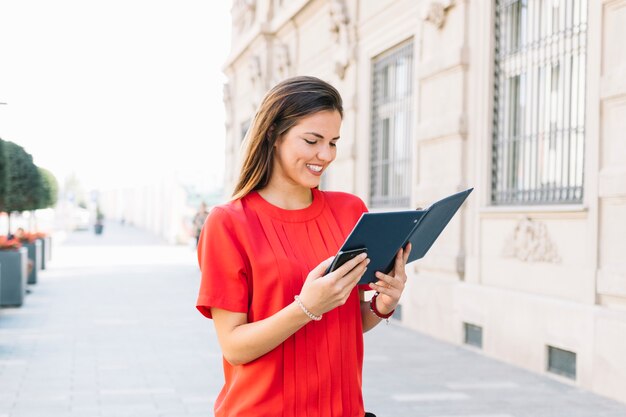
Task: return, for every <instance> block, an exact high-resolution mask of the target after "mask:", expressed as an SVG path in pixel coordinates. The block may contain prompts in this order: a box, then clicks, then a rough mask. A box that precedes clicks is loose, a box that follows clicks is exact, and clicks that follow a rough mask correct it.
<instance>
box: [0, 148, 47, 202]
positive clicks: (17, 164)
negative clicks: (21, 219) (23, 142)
mask: <svg viewBox="0 0 626 417" xmlns="http://www.w3.org/2000/svg"><path fill="white" fill-rule="evenodd" d="M4 161H5V163H4V164H3V165H4V168H5V170H6V171H5V172H6V173H5V178H6V181H5V190H4V193H5V194H4V205H3V207H2V208H1V210H2V211H6V212H8V213H10V212H13V211H20V212H21V211H26V210H35V209H37V208H39V207H38V205H39V203H40V202H41V194H42V192H43V191H42V190H43V185H42V182H43V180H42V178H41V174H40V173H39V169H38V168H37V166H35V164H34V163H33V157H32V156H31V155H30V154H29V153H28V152H26V151H25V150H24V148H22V147H21V146H19V145H17V144H15V143H13V142H4Z"/></svg>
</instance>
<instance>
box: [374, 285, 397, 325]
mask: <svg viewBox="0 0 626 417" xmlns="http://www.w3.org/2000/svg"><path fill="white" fill-rule="evenodd" d="M379 294H380V293H379V292H377V293H376V294H374V296H373V297H372V299H371V300H370V311H371V312H372V313H373V314H374V315H375V316H376V317H378V318H379V319H384V320H387V323H389V317H391V316H392V315H393V313H394V311H396V309H395V308H394V309H393V310H391V311H390V312H389V313H387V314H382V313H381V312H380V311H378V309H377V308H376V297H378V295H379Z"/></svg>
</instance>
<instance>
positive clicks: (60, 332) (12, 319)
mask: <svg viewBox="0 0 626 417" xmlns="http://www.w3.org/2000/svg"><path fill="white" fill-rule="evenodd" d="M109 226H110V227H109ZM198 282H199V271H198V268H197V266H196V255H195V251H194V250H193V249H192V248H190V247H173V246H167V245H165V244H163V242H160V241H159V240H158V239H154V238H153V237H152V236H150V235H149V234H146V233H142V232H141V231H138V230H136V229H133V228H131V227H128V226H126V227H121V226H116V225H107V227H106V228H105V233H104V234H103V235H102V236H100V237H95V236H94V235H93V233H90V232H83V233H74V234H72V235H70V237H69V238H68V240H67V241H66V242H65V243H64V245H62V246H58V247H55V252H54V259H53V260H52V261H51V262H50V265H49V268H48V269H46V270H45V271H42V272H41V276H40V280H39V282H38V284H37V285H36V286H34V288H33V289H32V293H31V294H29V295H28V297H27V298H26V301H25V304H24V306H23V307H21V308H5V309H0V417H41V416H46V417H60V416H63V417H126V416H129V417H131V416H132V417H148V416H149V417H159V416H163V417H179V416H180V417H199V416H203V417H207V416H210V415H212V412H211V410H212V408H213V403H214V401H215V399H216V397H217V394H218V393H219V391H220V389H221V385H222V381H223V374H222V358H221V354H220V350H219V345H218V343H217V337H216V334H215V330H214V328H213V325H212V323H211V322H210V321H209V320H206V319H205V318H203V317H202V316H201V315H200V314H199V313H198V312H197V311H196V310H195V308H194V302H195V298H196V293H197V288H198ZM363 392H364V400H365V405H366V409H367V410H368V411H372V412H374V413H376V415H377V416H378V417H625V416H626V405H625V404H620V403H617V402H615V401H611V400H609V399H606V398H603V397H600V396H598V395H594V394H592V393H590V392H588V391H585V390H582V389H580V388H578V387H576V386H573V385H570V384H564V383H561V382H559V381H557V380H555V379H553V378H550V377H547V376H545V375H537V374H533V373H530V372H527V371H524V370H521V369H519V368H516V367H513V366H510V365H506V364H503V363H501V362H498V361H495V360H491V359H489V358H487V357H485V356H483V355H481V354H480V352H477V351H476V350H475V349H467V348H464V347H459V346H451V345H449V344H446V343H443V342H440V341H437V340H434V339H432V338H430V337H427V336H424V335H422V334H419V333H417V332H414V331H411V330H408V329H406V328H403V327H400V326H398V325H397V324H395V323H394V322H393V320H392V324H391V325H388V326H387V325H381V326H379V327H378V328H376V329H374V330H372V331H371V332H368V333H366V334H365V358H364V375H363Z"/></svg>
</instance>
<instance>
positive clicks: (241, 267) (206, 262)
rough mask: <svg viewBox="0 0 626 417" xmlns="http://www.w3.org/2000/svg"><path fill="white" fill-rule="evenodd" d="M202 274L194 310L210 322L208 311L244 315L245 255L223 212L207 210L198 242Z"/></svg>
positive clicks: (230, 221) (221, 210)
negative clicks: (222, 311)
mask: <svg viewBox="0 0 626 417" xmlns="http://www.w3.org/2000/svg"><path fill="white" fill-rule="evenodd" d="M198 263H199V266H200V271H201V274H202V279H201V283H200V291H199V294H198V301H197V303H196V308H197V309H198V310H199V311H200V313H202V314H203V315H204V316H206V317H208V318H212V316H211V307H217V308H221V309H224V310H229V311H233V312H239V313H247V312H248V280H247V272H246V271H247V268H246V264H247V263H246V255H245V251H244V249H243V247H242V245H241V242H240V241H239V239H238V238H237V234H236V230H235V228H234V226H233V222H232V220H231V218H230V216H229V214H228V212H227V211H225V210H224V209H222V208H220V207H215V208H214V209H213V210H211V212H210V214H209V216H208V217H207V219H206V221H205V223H204V227H203V228H202V232H201V234H200V239H199V241H198Z"/></svg>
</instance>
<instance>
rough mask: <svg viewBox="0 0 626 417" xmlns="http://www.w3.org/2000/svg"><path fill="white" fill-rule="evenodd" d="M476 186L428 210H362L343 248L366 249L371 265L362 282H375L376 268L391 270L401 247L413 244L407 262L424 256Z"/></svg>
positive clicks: (439, 202)
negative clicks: (369, 211)
mask: <svg viewBox="0 0 626 417" xmlns="http://www.w3.org/2000/svg"><path fill="white" fill-rule="evenodd" d="M472 190H473V188H470V189H468V190H465V191H461V192H459V193H456V194H453V195H451V196H448V197H446V198H444V199H441V200H439V201H437V202H436V203H434V204H433V205H431V206H430V207H429V208H427V209H425V210H410V211H393V212H383V213H381V212H378V213H363V214H362V215H361V218H360V219H359V221H358V222H357V224H356V225H355V226H354V228H353V229H352V232H350V234H349V235H348V237H347V238H346V241H345V242H344V243H343V245H342V246H341V249H340V250H341V251H344V252H345V251H349V250H354V249H360V248H367V253H368V257H369V258H370V264H369V265H368V266H367V271H365V274H364V275H363V277H361V280H360V281H359V284H368V283H370V282H376V281H378V279H377V278H376V276H375V275H374V274H375V272H376V271H383V272H390V271H391V269H392V268H393V265H394V260H395V255H396V253H397V252H398V250H399V249H400V248H402V247H404V246H406V245H407V244H408V243H409V242H410V243H411V245H412V249H411V253H410V255H409V259H408V260H407V263H410V262H414V261H416V260H418V259H421V258H423V257H424V256H425V255H426V253H428V250H429V249H430V248H431V247H432V245H433V243H435V240H437V238H438V237H439V235H440V234H441V232H442V231H443V229H444V228H445V227H446V225H447V224H448V223H449V222H450V220H451V219H452V217H453V216H454V214H455V213H456V212H457V211H458V210H459V208H460V207H461V205H462V204H463V202H464V201H465V199H466V198H467V196H468V195H469V194H470V193H471V192H472Z"/></svg>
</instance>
